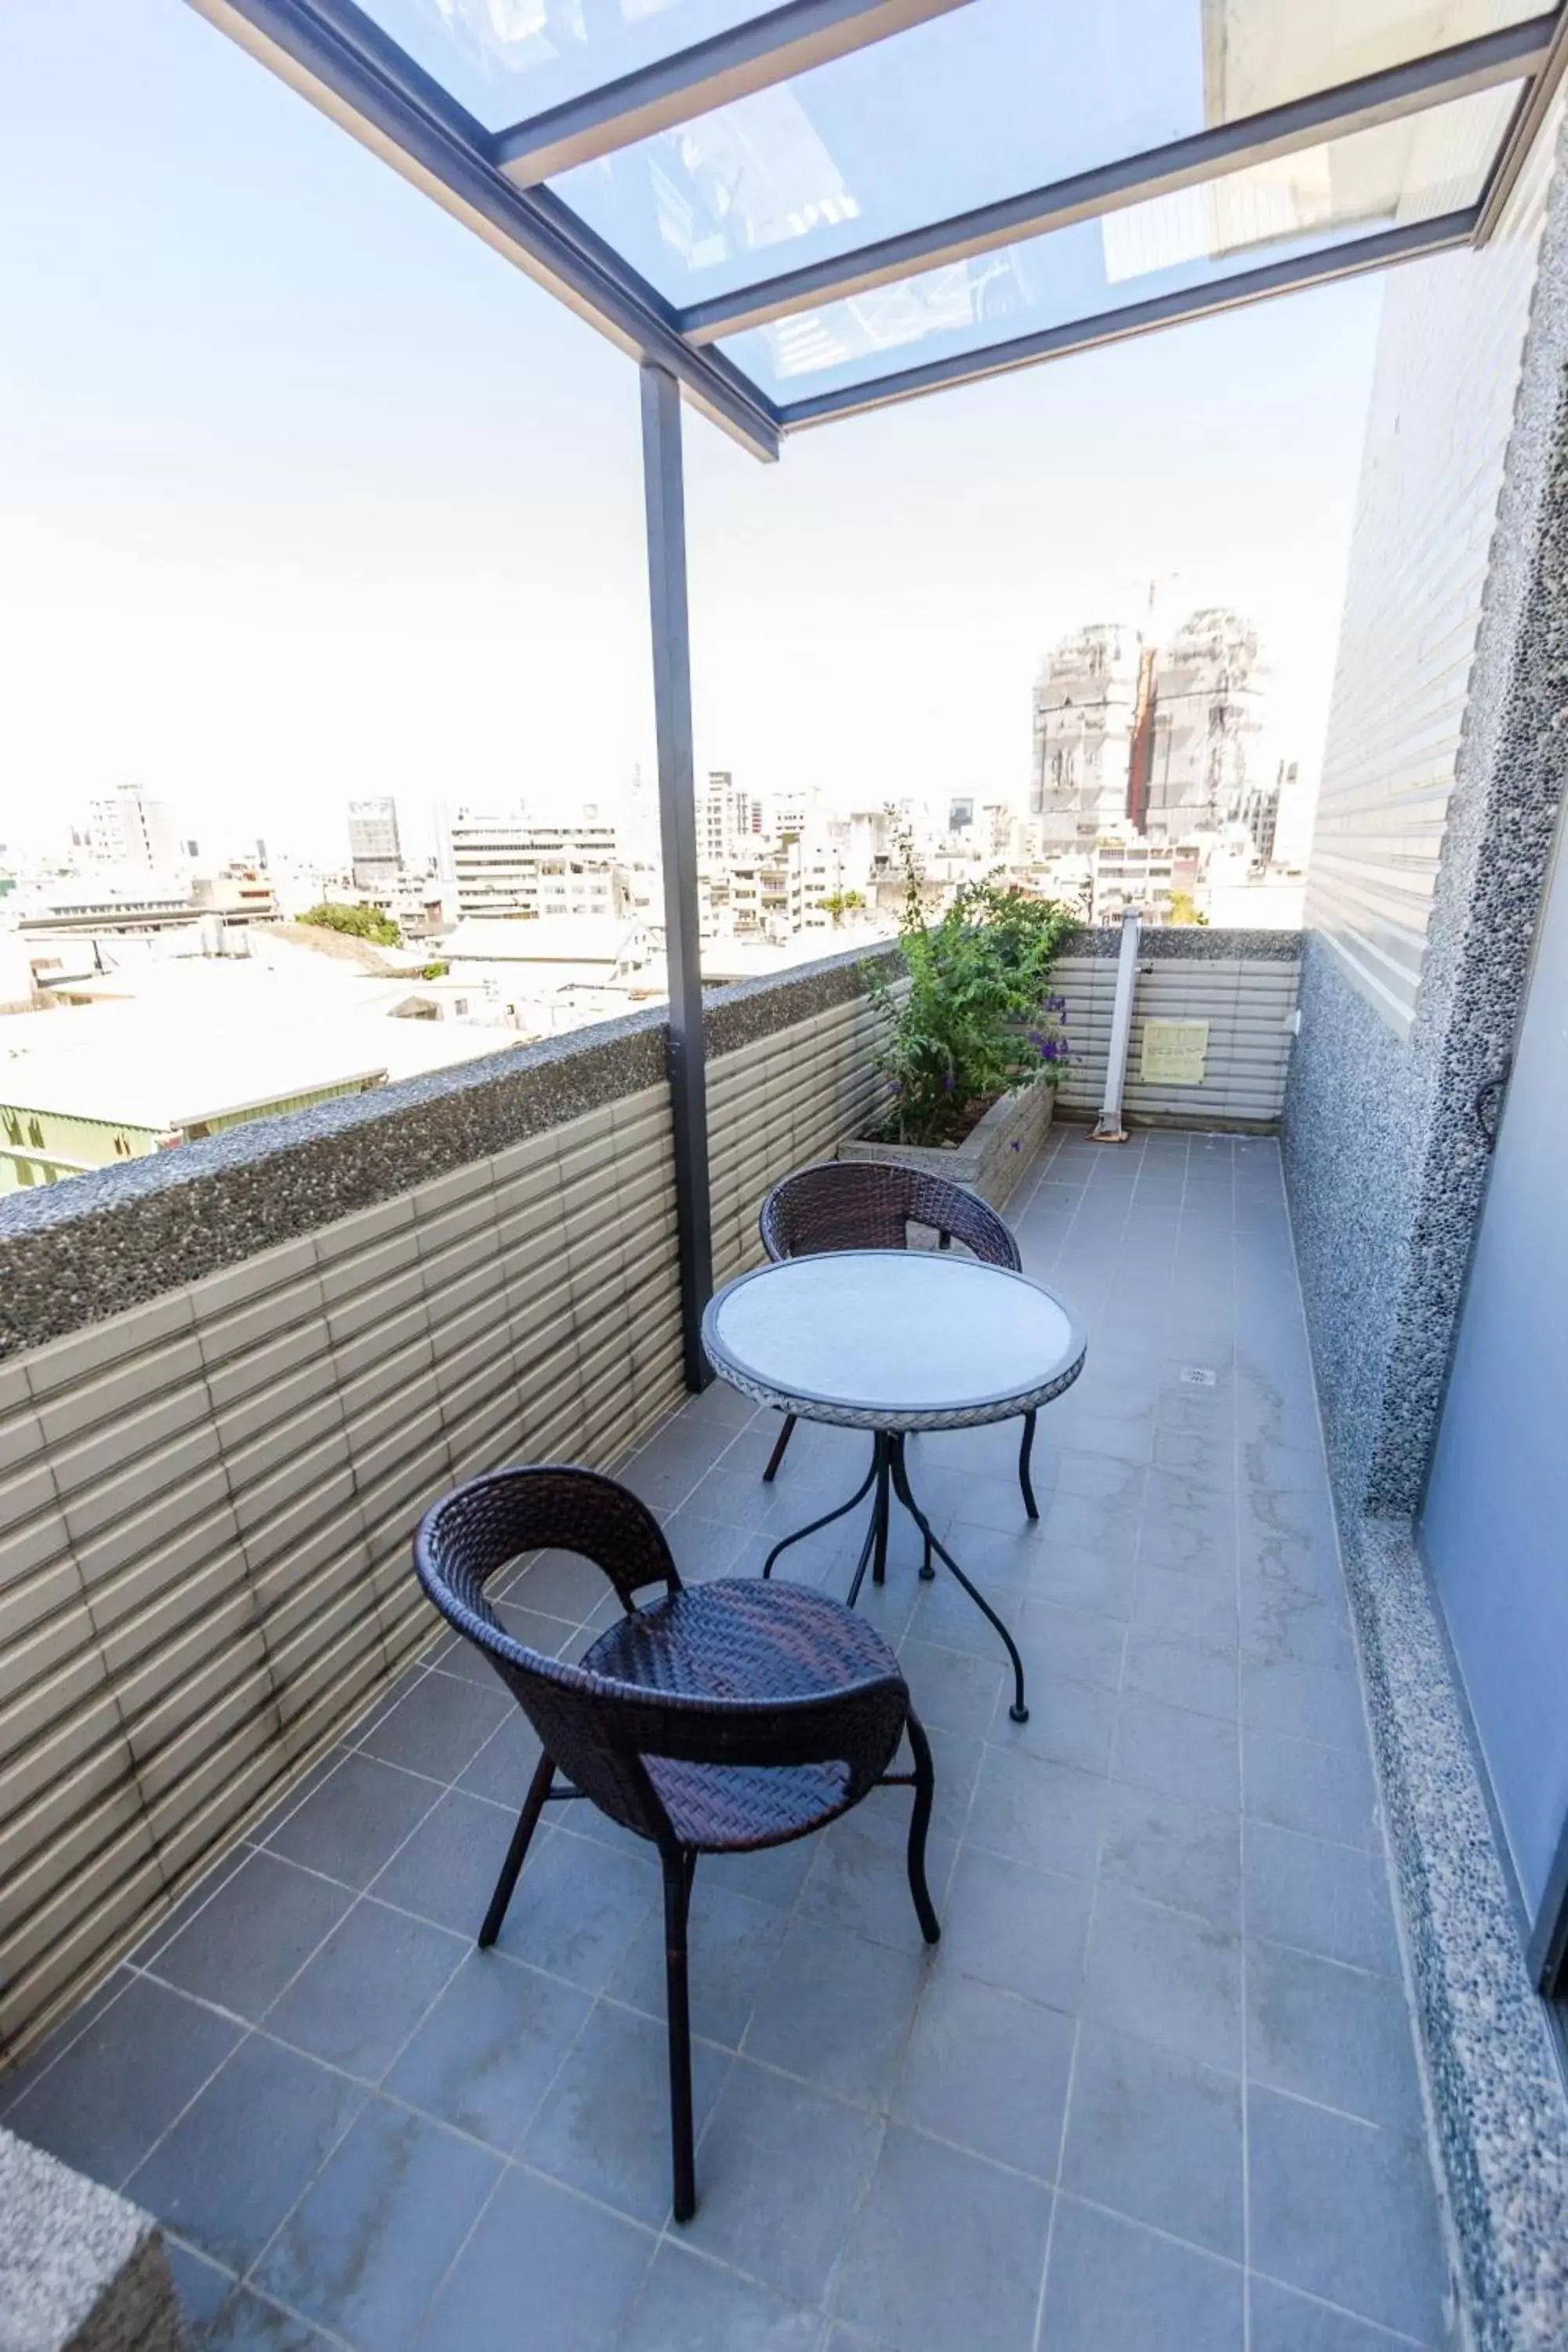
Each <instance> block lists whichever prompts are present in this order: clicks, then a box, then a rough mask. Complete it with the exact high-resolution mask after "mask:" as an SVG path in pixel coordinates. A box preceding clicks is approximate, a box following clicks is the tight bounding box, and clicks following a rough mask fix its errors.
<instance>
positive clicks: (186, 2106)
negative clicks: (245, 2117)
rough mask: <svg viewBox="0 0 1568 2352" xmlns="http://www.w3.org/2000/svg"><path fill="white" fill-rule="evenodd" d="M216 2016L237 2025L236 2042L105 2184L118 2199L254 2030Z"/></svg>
mask: <svg viewBox="0 0 1568 2352" xmlns="http://www.w3.org/2000/svg"><path fill="white" fill-rule="evenodd" d="M163 1989H164V1990H166V1991H177V1990H178V1987H177V1986H165V1987H164V1988H163ZM184 1998H186V1999H187V2000H188V1999H189V1998H190V1996H189V1995H188V1994H187V1995H185V1996H184ZM198 2006H199V2007H201V2008H204V2009H205V2008H207V2007H208V2006H209V2004H208V2003H206V2002H205V2001H204V2002H201V2003H199V2004H198ZM216 2015H218V2016H219V2017H221V2018H222V2019H223V2021H224V2023H225V2024H226V2025H237V2026H238V2027H239V2029H240V2032H239V2034H238V2036H237V2040H236V2041H235V2042H233V2044H232V2045H231V2046H230V2047H229V2048H228V2049H227V2050H226V2051H225V2052H224V2053H223V2056H222V2057H221V2058H220V2059H218V2060H217V2062H216V2064H215V2065H213V2066H210V2067H209V2068H208V2069H207V2072H206V2073H205V2074H204V2075H203V2077H202V2079H201V2081H200V2082H199V2083H198V2084H196V2086H195V2089H194V2090H193V2091H192V2092H191V2094H190V2095H189V2096H188V2097H187V2098H185V2099H184V2100H183V2101H182V2102H181V2105H180V2106H179V2108H178V2110H177V2112H176V2113H175V2114H174V2115H172V2116H170V2117H169V2120H168V2122H167V2123H166V2124H165V2125H164V2126H163V2129H162V2130H161V2131H159V2132H156V2133H155V2134H154V2135H153V2138H152V2139H151V2140H149V2142H148V2144H147V2146H146V2147H144V2148H143V2149H142V2152H141V2154H140V2155H139V2156H138V2157H137V2158H136V2159H135V2161H134V2163H132V2164H131V2165H129V2166H128V2167H127V2168H126V2169H125V2171H124V2172H122V2173H121V2176H120V2179H118V2180H111V2181H109V2182H107V2183H106V2184H105V2186H106V2187H108V2188H110V2189H118V2190H119V2192H120V2194H121V2196H124V2195H125V2194H126V2193H127V2192H126V2183H127V2182H128V2181H129V2180H131V2179H132V2178H133V2177H134V2176H135V2174H136V2173H138V2172H139V2171H140V2170H141V2168H142V2166H143V2165H144V2164H145V2163H146V2162H147V2160H148V2158H149V2157H151V2156H152V2155H153V2153H154V2152H155V2150H156V2149H157V2148H159V2147H161V2146H162V2145H163V2141H164V2140H165V2139H167V2137H169V2134H170V2133H171V2132H172V2131H173V2130H174V2126H175V2125H176V2124H178V2123H180V2122H181V2121H182V2120H183V2119H184V2116H186V2115H187V2114H188V2113H189V2112H190V2110H191V2108H192V2107H194V2106H195V2103H196V2101H197V2100H198V2099H199V2098H200V2097H201V2095H202V2094H203V2093H204V2091H205V2090H206V2089H207V2088H208V2087H209V2085H210V2084H212V2083H213V2082H214V2080H215V2079H216V2076H217V2075H219V2074H221V2073H222V2072H223V2070H224V2068H225V2067H226V2065H227V2064H228V2062H229V2060H230V2059H231V2058H233V2057H234V2056H236V2055H237V2053H238V2051H239V2050H240V2049H241V2047H242V2046H243V2044H244V2043H245V2042H247V2040H248V2038H249V2036H250V2034H251V2033H252V2032H253V2031H254V2030H255V2029H254V2028H253V2027H252V2026H250V2025H249V2024H248V2023H247V2021H246V2020H245V2019H244V2018H238V2017H232V2016H231V2015H230V2014H229V2013H228V2011H225V2010H219V2011H216Z"/></svg>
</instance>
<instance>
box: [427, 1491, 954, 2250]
mask: <svg viewBox="0 0 1568 2352" xmlns="http://www.w3.org/2000/svg"><path fill="white" fill-rule="evenodd" d="M541 1549H551V1550H562V1551H574V1552H578V1553H580V1554H582V1555H583V1556H584V1558H586V1559H591V1560H593V1561H595V1564H596V1565H597V1566H598V1567H599V1568H601V1569H602V1570H604V1572H605V1575H606V1576H607V1577H608V1578H609V1580H610V1581H611V1583H612V1584H613V1586H614V1587H615V1590H616V1594H617V1596H618V1598H619V1600H620V1602H621V1605H622V1608H623V1610H624V1612H626V1613H625V1615H624V1616H623V1617H622V1618H621V1619H619V1620H618V1621H617V1622H616V1623H614V1624H612V1625H611V1626H610V1628H609V1629H608V1631H607V1632H605V1633H603V1634H601V1635H600V1637H599V1639H598V1640H597V1641H596V1642H595V1643H594V1644H593V1646H592V1648H591V1649H590V1650H589V1651H588V1653H587V1654H586V1656H585V1657H584V1659H583V1660H582V1661H581V1663H580V1664H567V1663H566V1662H565V1661H564V1660H563V1659H560V1658H551V1657H546V1656H545V1655H544V1654H542V1652H540V1651H537V1650H531V1649H528V1648H526V1647H525V1646H524V1645H523V1644H522V1643H520V1642H518V1641H516V1640H514V1639H513V1637H512V1636H511V1634H510V1633H508V1632H507V1630H506V1628H505V1627H504V1626H503V1625H502V1624H501V1623H500V1622H499V1620H498V1619H497V1617H496V1615H495V1612H494V1611H493V1610H492V1609H491V1607H490V1605H489V1601H488V1600H487V1598H486V1587H487V1585H488V1584H489V1581H490V1580H491V1579H492V1578H493V1577H495V1576H496V1575H497V1574H498V1573H499V1572H500V1570H502V1569H504V1568H507V1567H509V1566H510V1565H511V1564H512V1563H514V1562H515V1561H516V1560H517V1559H520V1558H521V1556H523V1555H524V1554H526V1553H529V1552H531V1551H536V1550H541ZM414 1559H415V1567H416V1571H417V1573H418V1576H419V1580H420V1582H421V1583H422V1584H423V1586H424V1588H425V1590H426V1592H427V1593H428V1594H429V1596H430V1598H431V1600H432V1601H434V1602H435V1604H436V1606H437V1609H438V1610H439V1611H440V1612H441V1614H442V1615H443V1616H444V1617H445V1618H446V1619H447V1622H449V1623H450V1624H453V1625H455V1626H456V1627H457V1628H458V1631H459V1632H460V1633H464V1634H466V1635H467V1636H468V1639H469V1640H470V1641H471V1642H473V1643H475V1644H476V1646H477V1647H479V1649H481V1650H483V1651H484V1653H485V1654H486V1655H487V1656H488V1657H489V1661H490V1663H491V1664H492V1665H493V1666H494V1667H495V1669H496V1672H497V1673H498V1674H499V1675H500V1678H501V1680H502V1682H504V1683H505V1684H506V1685H507V1688H508V1689H509V1690H510V1692H511V1694H512V1696H513V1697H514V1698H515V1699H516V1700H517V1701H518V1704H519V1705H520V1706H521V1707H522V1709H523V1711H524V1713H525V1714H526V1715H527V1716H528V1717H529V1718H530V1720H531V1723H532V1725H533V1727H534V1729H535V1730H536V1731H537V1732H538V1734H539V1737H540V1740H541V1742H542V1748H543V1754H542V1757H541V1759H540V1762H539V1766H538V1769H536V1771H535V1773H534V1776H533V1780H532V1783H531V1787H530V1789H529V1791H528V1794H527V1797H526V1799H525V1800H524V1802H523V1806H522V1811H521V1814H520V1815H519V1817H518V1823H517V1828H516V1830H515V1831H514V1832H513V1834H512V1841H511V1845H510V1851H509V1852H508V1854H507V1858H506V1861H505V1864H503V1866H502V1869H501V1874H500V1878H499V1880H498V1881H497V1883H496V1889H495V1893H494V1894H493V1895H492V1896H491V1898H490V1906H489V1911H488V1912H487V1914H486V1916H485V1920H484V1925H483V1926H482V1927H481V1928H480V1930H479V1943H480V1945H481V1947H484V1946H489V1945H490V1944H492V1943H494V1941H495V1939H496V1937H497V1936H498V1935H499V1934H500V1929H501V1925H502V1922H503V1921H504V1919H505V1916H506V1912H507V1907H508V1906H509V1904H510V1900H511V1897H512V1894H513V1891H514V1889H515V1887H516V1885H517V1881H518V1875H519V1874H520V1872H521V1869H522V1865H523V1862H524V1859H525V1857H526V1855H527V1852H528V1847H529V1843H530V1841H531V1838H532V1835H533V1832H534V1830H535V1829H536V1827H537V1826H538V1823H539V1818H540V1815H541V1814H542V1811H543V1810H544V1807H545V1805H546V1803H547V1802H549V1801H550V1800H551V1799H552V1797H573V1796H576V1797H583V1798H586V1799H588V1800H590V1801H592V1802H593V1803H594V1804H595V1805H597V1806H598V1807H599V1809H600V1811H603V1812H605V1813H607V1814H608V1815H609V1816H610V1818H611V1819H612V1820H613V1821H616V1822H620V1823H621V1824H622V1826H623V1827H625V1828H626V1829H629V1830H633V1831H635V1832H637V1835H638V1836H640V1837H645V1838H647V1840H648V1841H649V1842H650V1843H652V1844H653V1845H655V1846H657V1848H658V1854H659V1859H660V1862H661V1864H662V1865H663V1871H664V1907H665V1951H666V1990H667V2003H668V2017H669V2064H670V2133H671V2139H672V2143H673V2153H674V2175H675V2189H674V2200H673V2204H674V2212H675V2218H676V2220H677V2221H689V2219H690V2217H691V2215H692V2213H693V2212H694V2211H695V2210H696V2180H695V2169H694V2159H693V2149H692V2126H691V2042H690V2019H689V2005H688V1993H687V1958H686V1952H687V1920H688V1915H689V1906H690V1900H691V1882H692V1875H693V1873H694V1872H695V1870H696V1867H697V1861H698V1857H699V1855H700V1854H704V1853H734V1852H743V1851H745V1850H747V1849H749V1848H755V1847H761V1846H770V1845H779V1844H782V1843H786V1842H787V1841H788V1840H790V1839H793V1838H798V1837H804V1836H805V1834H806V1833H807V1832H810V1831H812V1830H815V1829H818V1828H820V1827H822V1826H823V1824H824V1823H825V1822H831V1821H834V1820H836V1819H837V1817H838V1815H839V1814H841V1813H845V1812H847V1811H849V1809H850V1808H851V1807H852V1806H854V1805H858V1803H859V1802H860V1801H861V1799H862V1798H863V1797H865V1796H867V1795H868V1794H869V1792H870V1790H872V1789H874V1788H877V1787H879V1786H885V1785H887V1784H888V1783H889V1782H897V1783H900V1784H901V1785H905V1786H908V1787H910V1788H912V1789H913V1790H914V1808H913V1811H912V1814H911V1817H910V1838H909V1851H908V1870H909V1880H910V1893H911V1895H913V1897H914V1904H915V1910H916V1915H917V1916H918V1917H919V1920H920V1924H921V1931H922V1933H923V1934H924V1935H925V1937H926V1938H927V1940H928V1941H929V1942H931V1943H934V1942H935V1941H936V1939H937V1936H938V1933H939V1929H938V1927H937V1920H936V1914H935V1912H934V1910H933V1909H932V1907H931V1896H930V1894H929V1892H928V1891H927V1887H926V1882H925V1842H926V1832H927V1830H928V1828H929V1825H930V1822H931V1798H932V1789H933V1780H932V1772H931V1748H930V1746H929V1744H928V1742H927V1740H926V1737H925V1734H924V1732H923V1731H922V1729H921V1725H920V1722H919V1720H918V1718H917V1717H916V1716H915V1714H914V1711H913V1709H912V1708H911V1706H910V1694H909V1688H908V1685H906V1683H905V1681H904V1678H903V1675H901V1673H900V1670H899V1664H898V1661H897V1660H896V1659H895V1657H894V1656H893V1654H892V1652H891V1651H890V1650H889V1648H888V1646H887V1643H885V1642H884V1641H883V1640H882V1639H881V1637H880V1635H879V1633H877V1632H876V1631H875V1630H874V1628H873V1627H871V1626H869V1625H868V1624H867V1623H866V1622H864V1620H862V1619H860V1618H858V1617H857V1616H856V1615H855V1614H854V1612H852V1611H850V1610H848V1609H846V1608H845V1607H844V1606H843V1605H842V1603H841V1602H838V1601H831V1600H829V1599H828V1598H827V1597H826V1595H825V1594H823V1593H820V1592H816V1591H808V1590H805V1589H804V1588H802V1587H800V1586H797V1585H791V1584H784V1583H763V1581H762V1580H760V1579H757V1580H739V1579H737V1580H729V1581H725V1582H720V1583H713V1584H706V1585H699V1586H694V1587H693V1588H691V1589H690V1590H688V1589H687V1588H686V1587H684V1586H683V1585H682V1583H681V1581H680V1577H679V1571H678V1570H677V1568H676V1565H675V1561H674V1559H672V1558H671V1555H670V1551H669V1547H668V1544H667V1543H666V1541H665V1538H664V1534H663V1530H662V1529H661V1528H660V1527H659V1524H658V1520H657V1519H656V1518H655V1517H654V1515H653V1513H652V1512H651V1511H650V1510H649V1509H648V1508H647V1505H646V1504H644V1503H642V1502H640V1501H639V1500H638V1498H637V1496H635V1495H633V1494H631V1493H629V1492H628V1491H627V1489H626V1487H624V1486H617V1485H616V1482H615V1480H614V1479H611V1478H605V1477H603V1476H601V1475H599V1474H598V1473H597V1472H596V1471H591V1470H579V1469H573V1468H564V1467H554V1466H552V1467H542V1468H537V1469H514V1470H498V1471H494V1472H492V1473H491V1474H490V1475H489V1476H488V1477H483V1478H475V1479H471V1480H470V1481H469V1482H468V1485H466V1486H459V1487H458V1488H457V1489H456V1490H455V1492H453V1493H452V1494H450V1495H447V1496H445V1497H444V1498H443V1499H442V1500H441V1501H440V1502H439V1503H437V1504H436V1506H435V1507H434V1508H433V1509H431V1510H430V1511H428V1512H427V1513H426V1516H425V1518H424V1519H423V1521H422V1522H421V1524H420V1527H419V1529H418V1532H417V1534H416V1537H415V1540H414ZM655 1588H657V1589H655ZM644 1595H646V1596H647V1598H646V1600H642V1599H640V1598H639V1596H644ZM906 1735H907V1737H908V1739H909V1743H910V1755H911V1757H912V1759H913V1769H912V1770H911V1771H910V1772H893V1771H891V1770H890V1769H889V1767H890V1766H891V1765H892V1763H893V1761H894V1759H895V1757H896V1755H897V1752H898V1748H899V1745H900V1740H901V1739H902V1738H904V1737H905V1736H906ZM558 1774H559V1775H562V1776H563V1785H561V1786H559V1787H558V1786H557V1785H556V1782H557V1775H558Z"/></svg>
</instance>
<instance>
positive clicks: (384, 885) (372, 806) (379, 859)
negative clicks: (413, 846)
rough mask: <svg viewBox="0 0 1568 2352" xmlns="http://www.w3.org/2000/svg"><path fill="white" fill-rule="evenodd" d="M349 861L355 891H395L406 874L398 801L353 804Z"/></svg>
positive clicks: (357, 802) (355, 802)
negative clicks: (395, 885)
mask: <svg viewBox="0 0 1568 2352" xmlns="http://www.w3.org/2000/svg"><path fill="white" fill-rule="evenodd" d="M349 859H350V863H351V864H352V865H353V877H354V888H355V889H356V890H390V889H391V888H392V887H393V885H394V884H395V882H396V881H397V878H398V877H399V876H400V875H401V873H402V871H403V852H402V849H401V846H400V845H399V843H398V838H397V803H396V802H395V801H394V800H377V801H350V803H349Z"/></svg>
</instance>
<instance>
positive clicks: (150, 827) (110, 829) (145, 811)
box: [88, 784, 185, 874]
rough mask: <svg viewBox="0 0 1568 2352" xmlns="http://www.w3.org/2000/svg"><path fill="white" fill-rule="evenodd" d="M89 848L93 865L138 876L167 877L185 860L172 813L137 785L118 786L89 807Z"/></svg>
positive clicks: (164, 803) (163, 803)
mask: <svg viewBox="0 0 1568 2352" xmlns="http://www.w3.org/2000/svg"><path fill="white" fill-rule="evenodd" d="M88 845H89V850H90V852H91V855H92V859H93V863H94V864H95V865H97V866H111V867H117V868H121V869H124V870H128V871H130V872H133V873H138V874H168V873H169V872H171V870H172V869H173V868H174V867H175V866H179V865H180V864H181V863H182V862H183V860H184V856H185V844H184V842H183V841H182V840H181V839H180V836H179V833H178V831H177V829H176V826H175V822H174V810H173V809H172V808H171V807H170V805H169V803H168V802H167V801H158V800H150V799H149V798H148V796H147V795H146V793H143V791H142V787H141V785H140V784H117V785H116V786H115V788H114V790H113V791H112V792H111V793H105V794H104V796H103V797H102V798H101V799H100V800H95V801H94V802H92V803H91V804H90V806H89V812H88Z"/></svg>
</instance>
